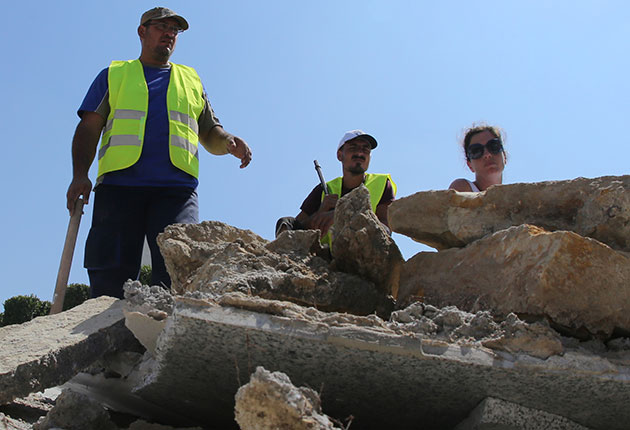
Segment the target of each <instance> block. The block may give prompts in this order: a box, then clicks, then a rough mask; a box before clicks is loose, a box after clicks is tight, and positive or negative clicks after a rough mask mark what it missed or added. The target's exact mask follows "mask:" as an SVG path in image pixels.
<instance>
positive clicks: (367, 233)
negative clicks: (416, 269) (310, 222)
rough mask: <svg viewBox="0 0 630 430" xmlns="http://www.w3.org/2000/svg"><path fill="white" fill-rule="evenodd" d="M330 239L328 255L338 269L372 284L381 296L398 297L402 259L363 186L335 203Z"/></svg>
mask: <svg viewBox="0 0 630 430" xmlns="http://www.w3.org/2000/svg"><path fill="white" fill-rule="evenodd" d="M332 238H333V239H332V255H333V258H334V264H335V266H336V267H337V268H338V269H339V270H342V271H344V272H348V273H353V274H355V275H357V276H360V277H361V278H364V279H368V280H370V281H372V282H374V284H375V285H376V287H377V288H379V290H380V291H382V292H383V293H384V294H391V295H393V296H394V297H395V296H396V295H397V294H398V284H399V281H400V270H401V267H402V264H403V262H404V261H405V260H404V259H403V257H402V254H401V253H400V250H399V249H398V246H397V245H396V242H394V240H393V239H392V238H391V236H390V235H389V233H388V232H387V230H386V229H385V226H384V225H383V224H381V222H380V221H379V220H378V218H377V217H376V214H375V213H374V212H373V211H372V209H371V206H370V192H369V191H368V189H367V188H366V187H365V186H364V185H361V186H359V187H358V188H355V189H354V190H352V191H351V192H349V193H348V194H346V195H345V196H343V197H342V198H341V199H340V200H339V202H338V203H337V206H336V208H335V222H334V224H333V227H332Z"/></svg>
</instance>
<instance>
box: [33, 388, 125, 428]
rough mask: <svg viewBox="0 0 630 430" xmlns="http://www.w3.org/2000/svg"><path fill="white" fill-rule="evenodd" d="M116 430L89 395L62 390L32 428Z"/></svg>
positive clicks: (101, 407) (102, 408)
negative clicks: (48, 409)
mask: <svg viewBox="0 0 630 430" xmlns="http://www.w3.org/2000/svg"><path fill="white" fill-rule="evenodd" d="M55 428H62V429H64V430H86V429H91V430H118V426H116V424H114V423H113V422H112V421H111V419H110V416H109V413H108V412H107V410H105V408H104V407H103V406H102V405H101V404H100V403H98V402H97V401H95V400H92V399H91V398H90V397H88V396H86V395H84V394H79V393H75V392H73V391H71V390H64V391H63V392H62V393H61V394H60V395H59V397H57V402H56V404H55V406H54V407H53V408H52V409H51V411H50V412H48V414H47V415H46V416H45V417H43V418H42V419H40V420H39V421H38V422H37V423H36V424H35V425H34V426H33V430H48V429H55Z"/></svg>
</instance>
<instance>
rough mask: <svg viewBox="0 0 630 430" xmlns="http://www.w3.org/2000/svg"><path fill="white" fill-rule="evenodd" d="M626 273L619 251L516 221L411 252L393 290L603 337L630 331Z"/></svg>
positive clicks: (628, 262) (629, 272)
mask: <svg viewBox="0 0 630 430" xmlns="http://www.w3.org/2000/svg"><path fill="white" fill-rule="evenodd" d="M628 279H630V259H629V258H628V257H627V256H626V255H624V254H623V253H620V252H617V251H614V250H612V249H611V248H610V247H608V246H606V245H604V244H602V243H600V242H597V241H596V240H593V239H589V238H583V237H581V236H579V235H577V234H575V233H573V232H568V231H556V232H552V233H550V232H546V231H544V230H542V229H541V228H539V227H535V226H529V225H522V226H518V227H511V228H508V229H507V230H502V231H498V232H496V233H494V234H492V235H490V236H487V237H485V238H483V239H480V240H478V241H476V242H473V243H471V244H470V245H468V246H467V247H465V248H461V249H460V248H453V249H448V250H444V251H440V252H421V253H419V254H417V255H415V256H414V257H412V258H411V259H409V261H407V262H406V263H405V265H404V266H403V271H402V275H401V287H400V294H399V296H400V297H401V300H402V301H404V298H405V297H415V296H418V295H423V296H424V297H423V300H425V301H427V302H428V303H431V304H433V305H436V306H448V305H455V306H457V307H458V308H459V309H463V310H467V311H472V312H475V311H476V310H480V309H489V310H492V312H493V313H494V314H496V315H498V316H505V315H507V314H509V313H511V312H514V313H516V314H523V315H528V316H538V317H540V318H544V319H547V318H548V319H549V320H550V321H551V322H552V323H553V324H555V326H556V327H557V328H564V329H565V330H568V331H572V332H574V333H578V332H579V331H580V330H582V329H586V330H587V331H588V332H589V333H591V334H593V335H597V334H599V335H602V336H604V337H609V336H610V335H611V334H612V333H613V331H614V330H615V329H616V328H617V329H622V330H624V331H625V332H630V312H628V309H630V290H629V289H628Z"/></svg>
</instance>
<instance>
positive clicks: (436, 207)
mask: <svg viewBox="0 0 630 430" xmlns="http://www.w3.org/2000/svg"><path fill="white" fill-rule="evenodd" d="M628 189H630V176H604V177H599V178H594V179H590V178H577V179H573V180H570V181H547V182H538V183H526V184H508V185H500V186H493V187H490V188H488V189H487V190H486V191H484V192H482V193H458V192H456V191H454V190H441V191H423V192H419V193H415V194H413V195H411V196H407V197H403V198H401V199H397V200H395V201H394V202H393V203H392V204H391V206H390V207H389V212H388V216H389V224H390V227H391V228H392V230H393V231H395V232H397V233H400V234H404V235H406V236H409V237H411V238H412V239H414V240H416V241H418V242H422V243H425V244H427V245H429V246H432V247H434V248H436V249H440V250H441V249H446V248H452V247H463V246H465V245H466V244H468V243H471V242H474V241H475V240H478V239H481V238H482V237H484V236H487V235H489V234H492V233H494V232H496V231H499V230H504V229H506V228H508V227H511V226H517V225H521V224H532V225H536V226H538V227H541V228H544V229H545V230H549V231H556V230H566V231H573V232H575V233H577V234H579V235H581V236H585V237H591V238H593V239H596V240H598V241H600V242H602V243H605V244H607V245H608V246H610V247H611V248H613V249H617V250H622V251H630V193H628Z"/></svg>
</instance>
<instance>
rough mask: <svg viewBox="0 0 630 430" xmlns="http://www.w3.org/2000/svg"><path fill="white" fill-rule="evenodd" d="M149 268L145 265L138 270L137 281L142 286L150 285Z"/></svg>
mask: <svg viewBox="0 0 630 430" xmlns="http://www.w3.org/2000/svg"><path fill="white" fill-rule="evenodd" d="M151 272H152V271H151V266H149V265H148V264H145V265H144V266H142V267H141V268H140V276H139V277H138V280H139V281H140V283H141V284H142V285H151Z"/></svg>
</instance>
